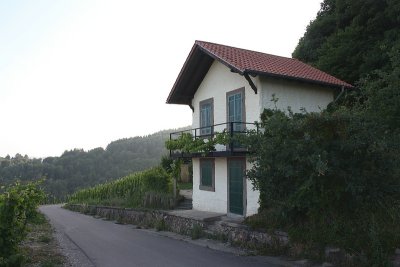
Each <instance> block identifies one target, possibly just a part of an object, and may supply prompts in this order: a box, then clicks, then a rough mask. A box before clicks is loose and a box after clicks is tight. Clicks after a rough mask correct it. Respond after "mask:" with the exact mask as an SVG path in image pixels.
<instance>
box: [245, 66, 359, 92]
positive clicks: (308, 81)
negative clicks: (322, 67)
mask: <svg viewBox="0 0 400 267" xmlns="http://www.w3.org/2000/svg"><path fill="white" fill-rule="evenodd" d="M244 73H248V74H250V75H260V76H266V77H271V78H279V79H285V80H292V81H300V82H304V83H312V84H318V85H322V86H327V87H333V88H337V89H341V88H345V89H354V86H352V85H350V84H347V83H345V84H335V83H328V82H323V81H318V80H313V79H307V78H301V77H294V76H289V75H281V74H276V73H269V72H261V71H254V70H245V71H244Z"/></svg>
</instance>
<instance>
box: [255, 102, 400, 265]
mask: <svg viewBox="0 0 400 267" xmlns="http://www.w3.org/2000/svg"><path fill="white" fill-rule="evenodd" d="M261 119H262V123H261V126H262V128H263V129H264V130H263V131H261V132H259V133H253V134H252V135H250V136H249V138H248V139H247V142H248V143H247V145H248V147H249V149H250V150H252V151H254V155H253V157H252V162H253V163H254V165H253V166H254V167H253V168H252V169H251V170H250V171H249V172H248V177H249V179H250V180H251V181H252V182H253V185H254V186H255V187H256V188H257V189H259V190H260V206H261V210H262V211H263V212H265V213H267V214H268V215H267V218H268V219H266V220H265V226H264V228H271V225H272V226H273V227H275V226H276V227H280V228H284V229H285V230H287V231H288V232H289V235H290V236H291V238H292V239H293V240H296V241H301V242H305V243H309V244H310V247H320V248H321V252H322V251H323V248H324V247H325V246H326V245H330V246H338V247H341V248H344V249H346V250H347V251H348V252H350V253H352V254H355V255H365V256H366V257H367V258H368V259H370V261H371V263H377V262H379V263H382V259H388V255H390V254H392V253H393V252H394V249H395V248H396V246H398V244H399V240H400V209H399V207H400V206H399V203H400V179H399V173H400V172H399V166H400V143H399V142H400V136H399V134H398V133H396V132H394V131H388V130H387V129H386V128H385V127H384V125H382V124H380V123H379V122H378V121H377V120H375V119H373V118H371V117H369V116H366V115H365V114H363V113H357V112H350V111H348V110H344V109H337V110H336V111H334V112H328V111H323V112H321V113H303V114H293V113H291V112H288V114H285V113H284V112H282V111H278V110H265V112H264V113H263V114H262V117H261ZM257 223H258V224H259V223H260V222H257Z"/></svg>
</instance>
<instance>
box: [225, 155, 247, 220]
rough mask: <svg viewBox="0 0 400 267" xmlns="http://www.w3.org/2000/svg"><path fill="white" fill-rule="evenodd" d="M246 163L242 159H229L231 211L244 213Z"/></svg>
mask: <svg viewBox="0 0 400 267" xmlns="http://www.w3.org/2000/svg"><path fill="white" fill-rule="evenodd" d="M244 166H245V163H244V160H241V159H230V160H229V161H228V175H229V177H228V178H229V212H230V213H234V214H240V215H243V181H244V172H245V169H244V168H245V167H244Z"/></svg>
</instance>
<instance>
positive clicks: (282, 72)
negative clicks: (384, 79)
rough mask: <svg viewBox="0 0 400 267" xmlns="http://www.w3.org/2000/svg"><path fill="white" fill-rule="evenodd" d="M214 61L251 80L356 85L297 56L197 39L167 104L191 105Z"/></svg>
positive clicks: (333, 85)
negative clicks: (266, 52) (258, 78)
mask: <svg viewBox="0 0 400 267" xmlns="http://www.w3.org/2000/svg"><path fill="white" fill-rule="evenodd" d="M214 60H217V61H219V62H221V63H222V64H224V65H226V66H227V67H228V68H230V69H231V70H232V71H234V72H237V73H239V74H241V75H244V76H245V78H246V79H249V80H250V81H251V79H250V78H249V77H248V76H247V75H248V74H250V75H260V76H266V77H273V78H280V79H288V80H297V81H301V82H306V83H312V84H320V85H323V86H327V87H332V88H343V87H344V88H352V87H353V86H352V85H350V84H348V83H346V82H344V81H341V80H339V79H337V78H335V77H333V76H331V75H329V74H327V73H325V72H323V71H320V70H318V69H316V68H314V67H312V66H310V65H307V64H305V63H303V62H301V61H299V60H297V59H293V58H286V57H280V56H274V55H270V54H264V53H260V52H255V51H250V50H246V49H241V48H236V47H231V46H226V45H220V44H214V43H209V42H203V41H196V42H195V43H194V45H193V47H192V50H191V51H190V53H189V55H188V57H187V58H186V61H185V63H184V65H183V67H182V69H181V71H180V73H179V75H178V77H177V79H176V81H175V84H174V86H173V87H172V90H171V92H170V93H169V96H168V98H167V103H171V104H186V105H191V99H192V98H193V96H194V94H195V92H196V90H197V88H198V87H199V86H200V84H201V82H202V80H203V79H204V77H205V76H206V74H207V72H208V70H209V69H210V67H211V65H212V63H213V61H214ZM250 81H249V83H250ZM250 86H251V84H250ZM253 89H254V88H253ZM255 91H256V90H255Z"/></svg>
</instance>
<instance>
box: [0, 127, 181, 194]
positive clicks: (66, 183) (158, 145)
mask: <svg viewBox="0 0 400 267" xmlns="http://www.w3.org/2000/svg"><path fill="white" fill-rule="evenodd" d="M183 129H186V128H181V129H170V130H163V131H159V132H156V133H154V134H150V135H147V136H137V137H132V138H124V139H120V140H116V141H113V142H111V143H110V144H108V145H107V147H106V148H105V149H103V148H101V147H98V148H94V149H91V150H89V151H84V150H83V149H73V150H68V151H65V152H64V153H63V154H62V155H61V156H60V157H47V158H44V159H40V158H39V159H37V158H29V157H28V156H27V155H25V156H22V155H21V154H16V155H15V156H14V157H10V156H6V157H4V158H1V157H0V184H9V183H11V182H13V181H15V180H17V179H18V180H21V181H32V180H37V179H39V178H41V177H43V176H44V177H46V178H47V179H46V182H45V189H46V191H47V193H49V194H50V195H51V196H54V197H56V198H63V197H65V196H66V195H67V194H70V193H72V192H74V191H76V190H77V189H81V188H86V187H90V186H93V185H96V184H99V183H103V182H106V181H111V180H115V179H117V178H120V177H124V176H126V175H128V174H130V173H133V172H137V171H142V170H145V169H148V168H151V167H153V166H156V165H158V164H159V163H160V159H161V157H162V156H163V155H165V154H167V150H166V149H165V146H164V143H165V141H166V140H167V139H168V138H169V133H170V132H174V131H180V130H183Z"/></svg>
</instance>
